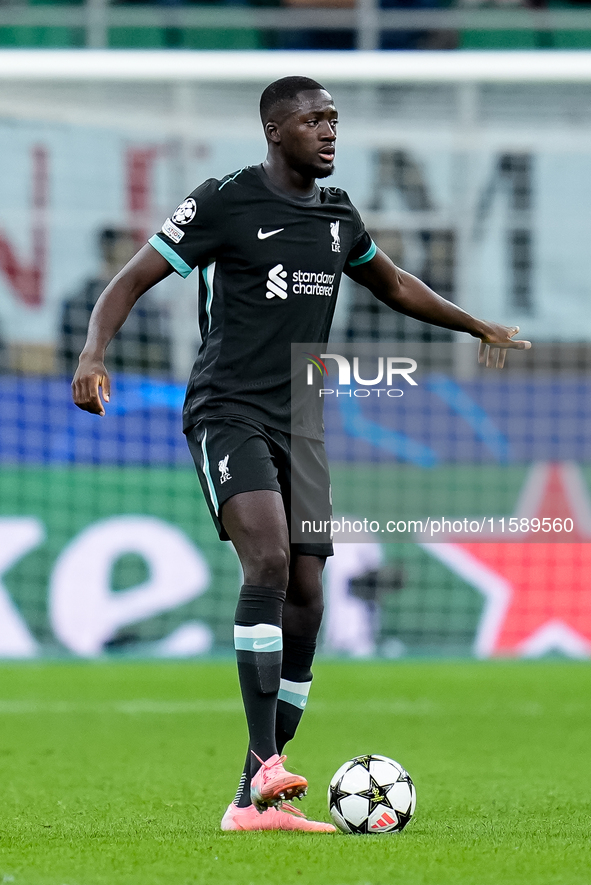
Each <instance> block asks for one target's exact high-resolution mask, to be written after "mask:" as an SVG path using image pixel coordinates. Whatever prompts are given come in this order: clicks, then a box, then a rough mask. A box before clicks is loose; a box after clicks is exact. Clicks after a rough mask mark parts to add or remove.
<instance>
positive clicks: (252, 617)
mask: <svg viewBox="0 0 591 885" xmlns="http://www.w3.org/2000/svg"><path fill="white" fill-rule="evenodd" d="M284 599H285V592H284V591H283V590H276V589H274V588H272V587H256V586H254V585H252V584H244V585H243V586H242V589H241V590H240V598H239V600H238V605H237V607H236V617H235V619H234V647H235V649H236V661H237V663H238V678H239V680H240V690H241V692H242V701H243V703H244V711H245V713H246V722H247V725H248V734H249V737H250V748H249V749H250V750H251V751H252V752H251V753H250V758H251V769H250V773H251V775H254V773H255V772H256V771H257V770H258V768H259V766H260V763H259V762H258V761H257V759H256V757H255V756H254V755H253V754H254V753H256V755H257V756H259V757H260V758H261V759H263V760H265V759H268V758H269V757H270V756H273V755H274V754H275V753H276V752H277V746H276V744H275V717H276V712H277V692H278V691H279V683H280V679H281V660H282V647H283V643H282V633H281V619H282V613H283V602H284ZM238 804H240V800H239V803H238ZM249 804H250V803H249Z"/></svg>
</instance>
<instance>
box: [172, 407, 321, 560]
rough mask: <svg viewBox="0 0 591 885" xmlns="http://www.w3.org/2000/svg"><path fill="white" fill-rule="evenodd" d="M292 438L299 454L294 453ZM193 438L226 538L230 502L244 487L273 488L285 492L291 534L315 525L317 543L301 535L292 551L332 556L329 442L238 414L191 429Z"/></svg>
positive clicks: (191, 444)
mask: <svg viewBox="0 0 591 885" xmlns="http://www.w3.org/2000/svg"><path fill="white" fill-rule="evenodd" d="M292 441H293V443H294V445H295V448H296V450H297V457H292ZM187 442H188V444H189V449H190V451H191V455H192V456H193V461H194V462H195V467H196V468H197V475H198V476H199V482H200V483H201V488H202V489H203V494H204V495H205V500H206V501H207V505H208V507H209V512H210V513H211V516H212V519H213V521H214V523H215V526H216V529H217V531H218V534H219V536H220V538H221V540H222V541H229V540H230V539H229V537H228V534H227V533H226V531H225V529H224V526H223V522H222V520H223V514H222V509H223V506H224V503H225V502H226V501H227V500H228V499H229V498H231V497H233V496H234V495H238V494H240V493H241V492H254V491H257V490H259V489H270V490H271V491H275V492H279V493H280V494H281V496H282V497H283V502H284V506H285V513H286V517H287V521H288V525H289V526H290V537H291V536H292V531H291V525H292V524H295V525H297V526H301V525H304V524H305V525H306V526H308V524H312V525H313V526H314V528H315V531H314V532H313V538H314V541H313V542H312V541H310V542H308V541H307V539H306V538H304V540H303V541H302V539H301V536H300V538H299V539H298V543H293V542H292V544H291V547H292V550H294V552H297V553H302V554H306V555H313V556H332V554H333V546H332V541H331V529H330V521H331V518H332V501H331V491H330V476H329V470H328V461H327V458H326V451H325V449H324V443H322V442H320V441H318V440H313V439H307V438H305V437H297V438H296V437H291V435H290V434H288V433H283V432H282V431H281V430H276V429H275V428H273V427H268V426H267V425H265V424H259V423H258V422H257V421H254V420H252V419H250V418H243V417H241V416H238V415H230V416H227V417H213V418H204V419H202V420H201V421H200V422H199V423H198V424H196V425H195V426H194V427H192V428H191V429H190V430H189V431H188V433H187ZM318 529H321V530H320V531H318ZM306 531H307V530H306ZM308 534H309V533H308ZM316 539H317V540H316Z"/></svg>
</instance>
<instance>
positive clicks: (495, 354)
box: [478, 323, 531, 369]
mask: <svg viewBox="0 0 591 885" xmlns="http://www.w3.org/2000/svg"><path fill="white" fill-rule="evenodd" d="M518 332H519V326H500V325H499V324H498V323H487V330H486V333H485V334H483V335H481V336H479V337H480V347H479V348H478V362H479V363H481V364H484V365H485V366H486V368H487V369H495V368H496V369H502V368H503V366H504V365H505V356H506V354H507V351H508V350H529V349H530V347H531V341H523V340H519V341H515V340H514V338H515V335H517V333H518Z"/></svg>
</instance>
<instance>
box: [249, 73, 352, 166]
mask: <svg viewBox="0 0 591 885" xmlns="http://www.w3.org/2000/svg"><path fill="white" fill-rule="evenodd" d="M260 107H261V120H262V123H263V126H264V129H265V135H266V138H267V142H268V144H269V149H270V150H273V151H274V152H279V153H280V154H281V155H282V157H283V159H284V160H285V162H287V164H288V165H289V166H291V167H292V168H293V169H296V170H297V171H299V172H301V173H303V174H304V175H306V176H310V177H314V178H326V176H328V175H332V173H333V171H334V153H335V140H336V137H337V133H336V124H337V120H338V114H337V110H336V108H335V106H334V102H333V100H332V98H331V96H330V94H329V93H328V92H327V91H326V89H325V88H324V86H321V85H320V83H317V82H316V80H310V78H309V77H283V78H282V79H281V80H275V82H274V83H271V84H270V85H269V86H267V88H266V89H265V91H264V92H263V94H262V95H261V105H260Z"/></svg>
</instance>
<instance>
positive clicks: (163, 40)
mask: <svg viewBox="0 0 591 885" xmlns="http://www.w3.org/2000/svg"><path fill="white" fill-rule="evenodd" d="M84 2H85V0H66V2H65V3H64V0H0V13H1V11H2V9H3V8H4V9H7V8H14V7H18V8H21V9H22V8H25V7H27V6H37V5H40V4H42V5H43V6H53V5H56V6H61V7H63V6H64V5H68V6H70V5H71V6H82V5H84ZM86 2H88V0H86ZM374 2H375V6H376V7H377V8H378V9H383V10H387V9H399V10H417V11H419V10H432V9H453V8H460V9H465V10H470V9H482V8H485V9H496V10H508V11H509V10H514V9H518V8H522V9H533V10H539V9H556V10H560V9H576V8H585V7H589V6H590V5H591V0H374ZM107 5H108V6H118V7H127V8H128V9H129V8H132V7H138V6H143V7H146V6H157V7H160V8H161V9H162V8H163V7H164V8H167V9H168V10H169V15H170V22H167V23H166V24H165V26H162V27H157V26H154V27H138V28H135V27H109V28H108V31H109V34H108V45H109V47H110V48H136V49H158V48H161V49H167V48H168V49H294V50H302V49H317V50H331V49H332V50H342V49H345V50H346V49H355V48H358V43H357V40H358V35H357V33H356V31H355V30H352V29H341V28H337V27H332V26H330V25H328V26H326V27H324V28H322V29H320V28H315V29H310V28H308V27H303V28H302V30H299V29H293V27H292V28H290V29H285V30H281V29H277V28H275V27H265V28H264V29H259V28H257V27H252V28H250V27H245V26H244V25H241V26H240V27H235V28H234V27H232V26H231V25H229V26H228V25H227V24H226V25H225V26H220V27H219V28H212V27H210V26H208V27H207V28H198V27H186V26H184V25H183V24H182V20H181V19H179V18H178V12H179V10H181V11H182V10H183V9H187V8H195V7H197V6H202V7H212V6H218V7H221V6H223V7H226V8H232V7H234V8H239V7H242V8H244V7H258V8H262V7H266V8H281V7H283V8H286V9H287V8H289V9H290V10H292V11H293V10H294V9H306V10H309V9H325V10H327V11H328V12H330V10H337V9H352V8H355V7H356V6H357V5H358V0H107ZM371 5H372V4H370V6H371ZM0 19H1V16H0ZM84 45H85V33H84V29H83V28H76V27H68V26H63V25H62V24H61V23H60V22H59V21H58V20H57V19H56V23H55V25H52V26H46V25H44V26H37V25H30V24H29V25H15V24H13V23H11V24H10V25H9V26H7V25H4V24H3V23H2V22H1V20H0V48H2V47H45V48H50V47H55V48H67V47H82V46H84ZM376 48H379V49H382V50H388V49H389V50H404V49H544V48H547V49H552V48H555V49H589V48H591V30H586V29H585V27H584V26H583V27H582V29H579V30H573V29H570V30H566V31H552V30H548V29H547V28H544V29H543V30H541V31H538V30H536V29H535V25H533V24H532V27H531V29H529V30H528V29H524V28H519V29H516V30H511V29H510V28H509V27H507V26H506V25H505V26H504V27H503V28H502V29H500V30H494V29H490V28H488V29H486V30H478V29H474V30H471V29H466V30H449V29H446V30H428V29H427V25H426V26H425V28H423V29H421V30H400V29H398V30H382V31H381V32H380V34H379V38H378V45H377V47H376Z"/></svg>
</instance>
